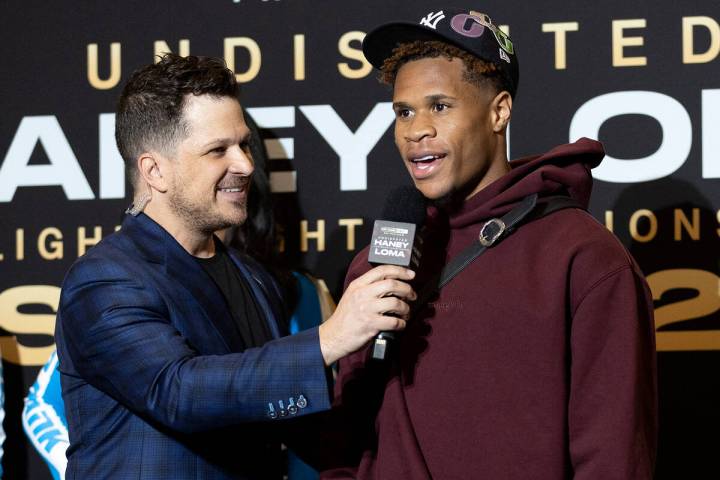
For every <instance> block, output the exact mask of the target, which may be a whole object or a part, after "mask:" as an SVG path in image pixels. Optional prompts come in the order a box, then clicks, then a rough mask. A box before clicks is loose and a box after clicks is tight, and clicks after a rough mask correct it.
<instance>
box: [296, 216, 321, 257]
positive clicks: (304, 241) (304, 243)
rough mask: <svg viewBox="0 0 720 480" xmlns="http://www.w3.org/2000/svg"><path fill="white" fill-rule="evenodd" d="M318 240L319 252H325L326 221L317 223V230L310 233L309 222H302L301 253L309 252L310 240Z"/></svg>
mask: <svg viewBox="0 0 720 480" xmlns="http://www.w3.org/2000/svg"><path fill="white" fill-rule="evenodd" d="M309 239H314V240H317V251H318V252H324V251H325V220H318V221H317V230H315V231H308V221H307V220H302V221H300V251H301V252H307V251H308V240H309Z"/></svg>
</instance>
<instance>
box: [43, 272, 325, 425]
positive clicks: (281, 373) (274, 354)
mask: <svg viewBox="0 0 720 480" xmlns="http://www.w3.org/2000/svg"><path fill="white" fill-rule="evenodd" d="M84 260H85V261H81V262H79V263H77V264H76V265H75V267H73V269H71V271H70V273H69V274H68V277H67V278H66V280H65V282H64V285H63V292H62V295H61V300H60V308H59V312H58V322H57V323H58V326H57V330H56V340H57V342H58V348H59V350H60V352H61V354H62V352H63V346H64V347H65V350H66V352H67V356H68V357H69V360H70V361H71V362H72V367H74V370H75V371H76V372H77V374H78V375H79V376H80V377H82V379H83V380H84V381H86V382H88V383H89V384H91V385H92V386H93V387H95V388H97V389H99V390H101V391H103V392H104V393H106V394H107V395H109V396H111V397H112V398H114V399H115V400H116V401H118V402H119V403H121V404H122V405H124V406H125V407H127V408H128V409H130V410H131V411H133V412H135V413H137V414H138V415H140V416H143V417H145V418H149V419H151V420H153V421H155V422H158V423H160V424H162V425H164V426H166V427H168V428H170V429H172V430H175V431H179V432H194V431H202V430H209V429H214V428H218V427H226V426H229V425H233V424H238V423H243V422H256V421H263V420H271V419H274V420H282V419H285V418H292V417H298V416H302V415H305V414H308V413H313V412H317V411H322V410H325V409H328V408H329V406H330V405H329V394H328V384H327V379H326V375H325V368H324V362H323V358H322V354H321V352H320V345H319V339H318V329H317V328H314V329H311V330H307V331H305V332H302V333H300V334H298V335H295V336H292V337H283V338H280V339H277V340H273V341H270V342H268V343H266V344H265V345H264V346H262V347H260V348H252V349H248V350H245V351H244V352H242V353H231V354H225V355H201V354H200V353H199V352H197V351H196V350H194V349H193V348H192V346H191V345H189V344H188V343H187V341H186V340H185V338H184V337H183V336H182V335H181V333H180V332H179V331H178V330H177V329H176V328H175V326H174V325H173V324H172V322H171V321H170V319H169V316H170V313H169V310H168V306H167V305H166V303H165V301H164V300H163V299H162V297H161V296H160V294H159V292H157V291H156V290H155V289H153V288H152V287H151V286H150V287H148V285H146V284H144V283H143V282H141V281H140V280H139V279H138V278H136V276H135V277H134V276H133V275H132V274H131V273H130V272H129V271H128V270H127V269H124V268H123V267H122V266H120V265H117V264H109V265H108V263H107V261H106V260H105V259H94V260H93V259H84ZM198 321H205V319H198ZM62 362H63V359H62V357H61V370H62V371H64V372H66V371H67V370H68V369H67V368H64V366H63V365H62Z"/></svg>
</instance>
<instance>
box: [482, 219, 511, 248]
mask: <svg viewBox="0 0 720 480" xmlns="http://www.w3.org/2000/svg"><path fill="white" fill-rule="evenodd" d="M506 229H507V227H506V225H505V222H503V221H502V220H500V219H499V218H491V219H490V220H488V221H487V222H485V224H484V225H483V226H482V228H481V229H480V235H479V236H478V239H479V240H480V245H482V246H483V247H486V248H487V247H491V246H492V245H493V244H494V243H495V242H496V241H497V239H498V238H500V237H501V236H502V234H503V233H505V230H506Z"/></svg>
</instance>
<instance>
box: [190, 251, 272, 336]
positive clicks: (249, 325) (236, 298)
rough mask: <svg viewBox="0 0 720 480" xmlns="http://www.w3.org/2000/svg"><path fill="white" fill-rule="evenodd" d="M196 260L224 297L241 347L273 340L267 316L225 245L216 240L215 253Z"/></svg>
mask: <svg viewBox="0 0 720 480" xmlns="http://www.w3.org/2000/svg"><path fill="white" fill-rule="evenodd" d="M197 261H198V263H200V266H202V268H203V269H204V270H205V271H206V272H207V274H208V275H210V277H211V278H212V279H213V281H214V282H215V284H216V285H217V286H218V288H219V289H220V291H221V292H222V294H223V297H225V301H226V302H227V305H228V308H229V309H230V313H231V314H232V317H233V320H234V321H235V326H236V328H237V330H238V332H239V333H240V338H242V341H243V344H244V348H252V347H260V346H262V345H263V344H265V342H267V341H269V340H272V333H271V332H270V327H269V326H268V324H267V320H266V319H265V317H264V315H263V314H262V311H261V310H260V308H259V307H258V305H257V303H256V302H255V298H254V296H253V294H252V291H251V290H250V287H249V286H248V285H247V283H246V282H245V279H244V278H243V276H242V274H241V273H240V271H239V270H238V268H237V266H235V263H234V262H233V260H232V258H230V255H229V254H228V253H227V251H226V250H225V247H224V246H223V245H222V244H219V242H216V248H215V256H213V257H211V258H198V259H197Z"/></svg>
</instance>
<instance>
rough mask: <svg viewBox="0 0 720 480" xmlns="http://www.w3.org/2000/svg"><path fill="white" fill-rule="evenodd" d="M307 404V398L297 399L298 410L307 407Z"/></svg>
mask: <svg viewBox="0 0 720 480" xmlns="http://www.w3.org/2000/svg"><path fill="white" fill-rule="evenodd" d="M307 404H308V401H307V398H305V396H304V395H300V396H299V397H298V399H297V406H298V408H305V407H307Z"/></svg>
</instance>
